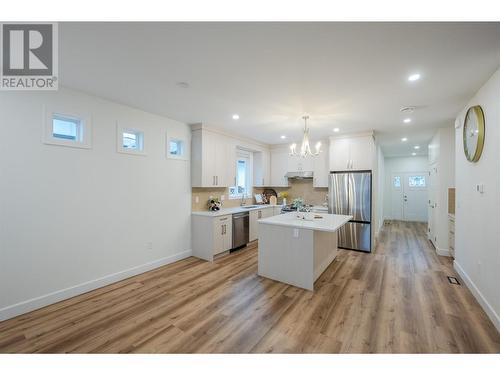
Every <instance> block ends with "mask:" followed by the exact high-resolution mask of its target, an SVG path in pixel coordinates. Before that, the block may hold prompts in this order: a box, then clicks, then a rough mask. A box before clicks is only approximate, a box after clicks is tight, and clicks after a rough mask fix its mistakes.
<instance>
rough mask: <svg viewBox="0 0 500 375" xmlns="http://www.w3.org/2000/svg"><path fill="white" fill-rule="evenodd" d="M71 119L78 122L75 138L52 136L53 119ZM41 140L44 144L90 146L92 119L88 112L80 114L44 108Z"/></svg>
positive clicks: (75, 146) (86, 147) (85, 147)
mask: <svg viewBox="0 0 500 375" xmlns="http://www.w3.org/2000/svg"><path fill="white" fill-rule="evenodd" d="M55 119H59V120H63V121H64V120H65V119H66V120H70V121H71V120H72V121H75V122H78V129H77V136H76V139H65V138H60V137H56V136H54V120H55ZM42 142H43V143H44V144H46V145H53V146H65V147H74V148H84V149H90V148H92V121H91V117H90V115H88V114H86V115H85V114H81V113H77V112H75V111H72V110H71V111H69V110H56V109H52V108H45V121H44V128H43V136H42Z"/></svg>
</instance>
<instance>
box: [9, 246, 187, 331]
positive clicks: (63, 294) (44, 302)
mask: <svg viewBox="0 0 500 375" xmlns="http://www.w3.org/2000/svg"><path fill="white" fill-rule="evenodd" d="M191 255H192V251H191V250H186V251H183V252H181V253H178V254H174V255H171V256H168V257H165V258H161V259H157V260H154V261H152V262H149V263H145V264H141V265H139V266H136V267H132V268H129V269H126V270H123V271H119V272H116V273H113V274H111V275H106V276H103V277H100V278H98V279H95V280H90V281H87V282H84V283H81V284H78V285H75V286H72V287H69V288H65V289H61V290H57V291H55V292H52V293H48V294H45V295H43V296H39V297H35V298H32V299H29V300H26V301H22V302H19V303H16V304H14V305H10V306H7V307H4V308H2V309H0V321H3V320H7V319H10V318H13V317H15V316H18V315H22V314H25V313H27V312H30V311H33V310H36V309H39V308H41V307H45V306H48V305H52V304H53V303H56V302H60V301H62V300H65V299H68V298H71V297H75V296H78V295H80V294H83V293H87V292H90V291H92V290H95V289H98V288H102V287H103V286H107V285H110V284H113V283H116V282H118V281H121V280H124V279H127V278H129V277H132V276H136V275H139V274H141V273H144V272H147V271H151V270H153V269H155V268H158V267H162V266H165V265H167V264H170V263H173V262H176V261H178V260H181V259H184V258H187V257H190V256H191Z"/></svg>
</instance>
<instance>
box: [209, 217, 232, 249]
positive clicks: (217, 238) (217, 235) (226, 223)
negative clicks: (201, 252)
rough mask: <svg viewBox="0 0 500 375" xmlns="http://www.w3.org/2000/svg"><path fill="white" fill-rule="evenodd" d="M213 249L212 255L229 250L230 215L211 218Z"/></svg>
mask: <svg viewBox="0 0 500 375" xmlns="http://www.w3.org/2000/svg"><path fill="white" fill-rule="evenodd" d="M213 231H214V240H213V249H214V255H215V254H219V253H223V252H224V251H227V250H230V249H231V247H232V243H233V241H232V239H233V235H232V233H233V223H232V215H226V216H219V217H216V218H214V220H213Z"/></svg>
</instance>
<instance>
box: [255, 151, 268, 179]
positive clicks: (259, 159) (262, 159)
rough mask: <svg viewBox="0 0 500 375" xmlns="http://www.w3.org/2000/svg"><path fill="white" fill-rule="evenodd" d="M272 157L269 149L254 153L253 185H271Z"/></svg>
mask: <svg viewBox="0 0 500 375" xmlns="http://www.w3.org/2000/svg"><path fill="white" fill-rule="evenodd" d="M270 164H271V158H270V155H269V151H267V150H263V151H258V152H254V153H253V185H254V186H257V187H264V186H270V185H271V165H270Z"/></svg>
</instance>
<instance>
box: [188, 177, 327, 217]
mask: <svg viewBox="0 0 500 375" xmlns="http://www.w3.org/2000/svg"><path fill="white" fill-rule="evenodd" d="M273 189H274V190H276V192H277V193H278V194H279V193H281V192H284V191H287V192H288V199H287V201H288V203H291V202H292V200H293V199H294V198H303V199H304V201H305V203H306V204H313V205H322V204H323V203H324V202H325V199H326V195H327V194H328V188H315V187H313V182H312V180H290V187H288V188H286V187H282V188H273ZM263 191H264V188H254V189H253V193H254V194H258V193H262V192H263ZM222 196H224V199H222ZM196 197H198V203H196ZM210 197H219V198H220V199H221V200H222V207H226V208H228V207H237V206H239V205H240V200H239V199H228V197H229V190H228V188H192V197H191V199H192V207H193V211H203V210H207V209H208V208H207V203H208V200H209V199H210ZM246 203H247V204H252V203H255V200H254V199H252V200H250V199H247V201H246ZM278 203H279V204H281V198H278Z"/></svg>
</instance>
